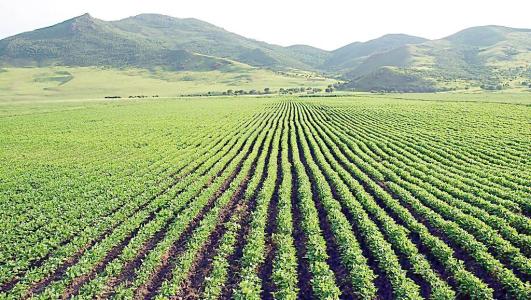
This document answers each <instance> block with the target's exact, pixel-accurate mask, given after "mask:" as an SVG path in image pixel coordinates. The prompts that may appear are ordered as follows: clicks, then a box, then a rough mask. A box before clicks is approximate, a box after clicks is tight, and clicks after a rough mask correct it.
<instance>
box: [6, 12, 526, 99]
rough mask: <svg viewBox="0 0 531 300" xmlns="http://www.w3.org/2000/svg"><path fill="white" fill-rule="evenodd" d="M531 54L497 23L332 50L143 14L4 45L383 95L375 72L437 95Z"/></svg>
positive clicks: (57, 58) (521, 67) (29, 55)
mask: <svg viewBox="0 0 531 300" xmlns="http://www.w3.org/2000/svg"><path fill="white" fill-rule="evenodd" d="M530 53H531V29H525V28H510V27H505V26H498V25H486V26H476V27H470V28H466V29H463V30H461V31H459V32H456V33H454V34H452V35H449V36H447V37H444V38H442V39H437V40H428V39H425V38H422V37H417V36H411V35H407V34H400V33H398V34H386V35H383V36H381V37H378V38H375V39H371V40H369V41H366V42H354V43H350V44H348V45H345V46H343V47H340V48H338V49H335V50H332V51H327V50H323V49H319V48H316V47H312V46H308V45H301V44H298V45H291V46H287V47H283V46H279V45H274V44H269V43H266V42H263V41H258V40H254V39H250V38H246V37H244V36H241V35H238V34H236V33H232V32H230V31H227V30H225V29H224V28H222V27H218V26H216V25H213V24H210V23H208V22H205V21H202V20H199V19H195V18H174V17H171V16H166V15H160V14H140V15H136V16H131V17H128V18H124V19H121V20H116V21H103V20H100V19H97V18H94V17H92V16H91V15H90V14H88V13H85V14H83V15H80V16H77V17H74V18H71V19H68V20H65V21H63V22H61V23H58V24H55V25H52V26H48V27H44V28H40V29H36V30H34V31H29V32H24V33H20V34H17V35H14V36H11V37H7V38H5V39H2V40H0V67H9V66H13V67H27V66H34V67H39V66H53V65H59V66H61V65H63V66H110V67H118V68H123V67H140V68H147V69H150V68H162V69H166V70H170V71H180V70H196V71H201V70H224V69H230V68H232V67H233V64H234V62H239V63H243V64H247V65H250V66H252V67H256V68H266V69H272V70H292V69H297V70H304V71H312V72H318V73H322V74H328V75H329V76H339V78H342V79H343V80H345V81H346V83H345V84H343V85H341V86H340V88H344V89H362V90H373V89H375V88H378V89H381V87H382V86H381V84H375V85H374V86H370V84H368V83H370V82H374V83H377V82H378V81H379V77H378V76H383V77H382V78H380V79H381V80H382V82H388V81H389V80H392V79H398V78H400V76H406V77H405V78H404V80H406V79H407V80H406V81H407V82H411V81H412V80H413V79H414V78H418V79H419V80H418V81H419V82H421V83H422V85H423V86H424V87H425V85H426V83H430V82H431V83H433V86H429V88H428V87H427V88H425V90H432V89H440V88H442V89H446V88H449V87H448V85H449V84H450V83H449V82H451V81H452V80H458V79H459V80H468V81H470V82H473V84H477V85H479V84H486V83H488V84H492V83H493V82H499V81H503V80H505V78H508V77H511V76H512V77H522V76H523V77H525V76H527V75H529V73H531V71H529V69H530V62H531V54H530ZM515 70H517V71H515ZM392 72H394V74H391V73H392ZM406 74H407V75H406ZM368 78H370V80H368ZM402 81H403V80H398V82H402ZM392 86H393V87H392V88H390V90H396V87H397V85H396V84H392ZM411 86H416V85H415V84H414V85H411ZM423 89H424V88H423Z"/></svg>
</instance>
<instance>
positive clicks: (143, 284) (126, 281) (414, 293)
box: [0, 96, 531, 299]
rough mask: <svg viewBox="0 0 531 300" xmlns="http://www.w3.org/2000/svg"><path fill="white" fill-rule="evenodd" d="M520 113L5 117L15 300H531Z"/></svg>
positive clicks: (2, 190)
mask: <svg viewBox="0 0 531 300" xmlns="http://www.w3.org/2000/svg"><path fill="white" fill-rule="evenodd" d="M520 102H521V101H517V102H515V103H484V102H481V101H474V102H455V101H443V100H440V101H439V100H436V101H435V100H431V101H420V100H415V99H408V100H405V99H403V100H400V99H386V98H385V96H381V97H380V96H379V97H369V96H367V97H363V96H359V97H335V98H332V97H330V98H325V97H321V98H311V97H308V98H302V97H301V98H298V97H280V96H275V97H271V98H266V97H262V98H253V97H225V98H223V97H220V98H216V97H210V98H200V97H197V98H177V99H157V100H112V101H111V100H109V101H103V100H100V101H94V102H83V104H82V105H73V104H68V105H66V104H64V106H62V105H63V104H61V103H58V104H57V103H56V104H49V105H50V108H47V107H46V106H47V104H45V103H44V104H41V105H42V107H39V109H38V110H25V109H24V108H23V107H22V108H20V107H18V108H17V107H7V106H6V107H4V108H3V110H2V113H0V298H2V299H30V298H35V299H109V298H112V299H197V298H201V299H219V298H221V299H230V298H233V299H455V298H458V299H531V284H530V280H531V172H530V170H531V130H530V129H531V124H530V119H531V107H530V106H528V105H522V103H520ZM61 107H63V108H64V109H61Z"/></svg>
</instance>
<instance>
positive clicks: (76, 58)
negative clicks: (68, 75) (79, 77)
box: [0, 14, 314, 70]
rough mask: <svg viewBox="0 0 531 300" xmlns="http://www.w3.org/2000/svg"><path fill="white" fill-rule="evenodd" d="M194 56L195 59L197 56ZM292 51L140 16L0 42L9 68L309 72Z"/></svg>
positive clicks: (80, 21)
mask: <svg viewBox="0 0 531 300" xmlns="http://www.w3.org/2000/svg"><path fill="white" fill-rule="evenodd" d="M197 54H200V56H198V55H197ZM299 55H301V56H306V54H299V52H298V51H296V50H293V49H289V48H284V47H281V46H276V45H271V44H267V43H264V42H259V41H255V40H252V39H247V38H245V37H242V36H239V35H237V34H234V33H231V32H228V31H226V30H224V29H222V28H220V27H217V26H214V25H212V24H209V23H206V22H203V21H200V20H197V19H178V18H173V17H168V16H164V15H156V14H142V15H138V16H135V17H130V18H126V19H123V20H119V21H113V22H106V21H102V20H99V19H96V18H93V17H91V16H90V15H89V14H85V15H82V16H79V17H76V18H73V19H70V20H67V21H65V22H62V23H60V24H57V25H54V26H51V27H47V28H42V29H38V30H35V31H32V32H26V33H22V34H19V35H16V36H13V37H10V38H7V39H4V40H2V41H0V63H1V64H2V65H4V66H5V65H12V66H28V65H30V66H43V65H46V66H48V65H74V66H89V65H91V66H107V65H108V66H117V67H122V66H135V67H153V66H162V67H165V68H169V69H173V70H181V69H188V70H190V69H191V70H202V69H216V68H221V67H223V66H225V65H227V64H229V63H228V62H227V61H226V59H229V60H237V61H239V62H242V63H246V64H249V65H252V66H257V67H268V68H299V69H314V68H313V66H311V65H310V64H309V63H306V62H311V61H312V58H306V59H304V58H302V59H299V57H298V56H299Z"/></svg>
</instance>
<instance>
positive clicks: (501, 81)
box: [343, 26, 531, 90]
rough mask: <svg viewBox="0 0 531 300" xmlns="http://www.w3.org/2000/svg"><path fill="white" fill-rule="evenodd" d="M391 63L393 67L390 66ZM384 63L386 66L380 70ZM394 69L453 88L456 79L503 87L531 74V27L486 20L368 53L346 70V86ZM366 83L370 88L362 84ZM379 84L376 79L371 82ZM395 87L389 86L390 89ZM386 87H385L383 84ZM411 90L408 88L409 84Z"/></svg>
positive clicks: (486, 87)
mask: <svg viewBox="0 0 531 300" xmlns="http://www.w3.org/2000/svg"><path fill="white" fill-rule="evenodd" d="M389 67H392V68H389ZM380 68H386V72H380V71H379V70H380ZM390 70H395V71H396V72H397V74H396V76H395V77H397V78H398V77H400V76H401V74H405V73H408V74H410V76H411V74H414V76H416V77H417V78H419V79H420V78H422V79H423V80H422V81H423V82H424V83H426V82H431V85H430V86H424V87H423V88H422V89H425V88H426V89H427V88H429V87H431V88H435V89H452V88H454V87H455V86H456V84H455V82H456V81H467V82H468V85H466V86H470V85H477V86H482V87H483V88H485V89H499V88H500V87H501V88H503V86H504V85H506V84H508V82H510V81H512V80H519V79H522V80H526V78H527V80H528V81H529V78H531V29H516V28H508V27H501V26H482V27H473V28H469V29H465V30H463V31H460V32H458V33H456V34H453V35H450V36H448V37H446V38H443V39H440V40H434V41H425V42H423V43H416V44H409V45H404V46H401V47H398V48H395V49H392V50H389V51H386V52H380V53H377V54H373V55H371V56H369V57H367V58H365V59H364V60H363V61H362V62H361V63H360V64H358V65H357V66H356V67H355V68H353V69H351V70H350V71H348V72H347V73H344V76H345V77H346V78H349V79H350V81H349V82H348V83H346V84H345V85H343V87H344V88H351V87H355V86H360V85H361V84H360V83H361V82H364V81H367V80H366V78H367V77H370V78H371V81H373V82H375V83H376V82H378V81H381V80H384V78H383V77H379V76H378V74H380V75H382V76H383V74H385V78H386V80H388V79H389V77H388V72H389V71H390ZM363 86H364V87H365V89H367V88H369V87H368V86H367V85H363ZM377 87H378V88H381V85H380V84H375V85H374V87H373V88H375V89H376V88H377ZM394 89H395V87H391V85H390V86H389V90H394ZM384 90H385V89H384ZM406 90H407V88H406Z"/></svg>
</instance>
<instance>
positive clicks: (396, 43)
mask: <svg viewBox="0 0 531 300" xmlns="http://www.w3.org/2000/svg"><path fill="white" fill-rule="evenodd" d="M426 41H428V40H427V39H425V38H421V37H416V36H410V35H405V34H388V35H384V36H382V37H379V38H377V39H374V40H370V41H367V42H364V43H361V42H355V43H352V44H349V45H346V46H343V47H341V48H339V49H336V50H334V51H332V52H331V54H330V56H329V57H328V59H327V60H326V61H324V63H323V64H322V65H321V68H322V69H326V70H330V71H338V72H341V73H348V72H349V71H352V70H353V69H354V68H356V67H358V66H359V65H361V64H362V63H363V62H364V61H365V60H366V59H367V58H369V57H371V56H372V55H377V54H380V53H385V52H387V51H390V50H393V49H396V48H399V47H402V46H405V45H408V44H419V43H423V42H426Z"/></svg>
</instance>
